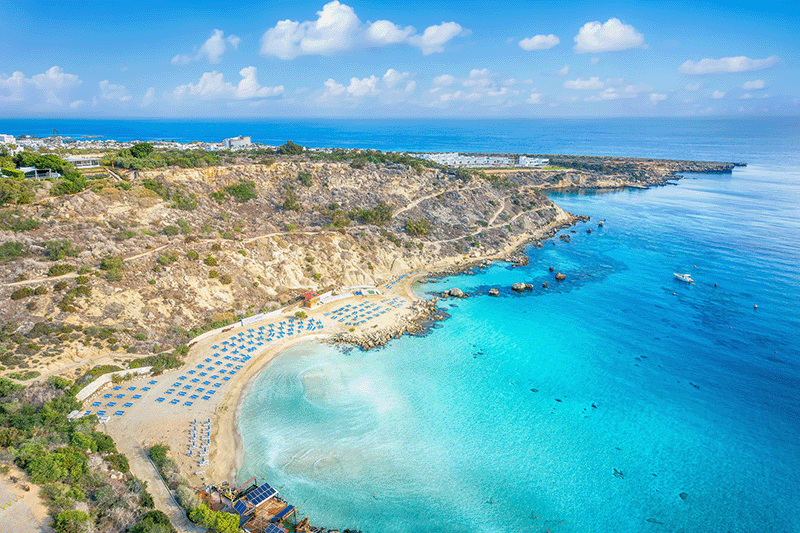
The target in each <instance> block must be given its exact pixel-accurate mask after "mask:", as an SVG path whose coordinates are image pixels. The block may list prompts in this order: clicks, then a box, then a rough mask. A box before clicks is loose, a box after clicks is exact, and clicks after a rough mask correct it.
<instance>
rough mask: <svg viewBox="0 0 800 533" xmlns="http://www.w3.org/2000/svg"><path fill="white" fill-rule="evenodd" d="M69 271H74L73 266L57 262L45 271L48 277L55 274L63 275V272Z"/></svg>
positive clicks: (55, 275) (67, 272) (52, 276)
mask: <svg viewBox="0 0 800 533" xmlns="http://www.w3.org/2000/svg"><path fill="white" fill-rule="evenodd" d="M70 272H75V267H74V266H72V265H68V264H66V263H59V264H57V265H53V266H51V267H50V269H49V270H48V271H47V275H48V277H51V278H54V277H57V276H63V275H64V274H69V273H70Z"/></svg>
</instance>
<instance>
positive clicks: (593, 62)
mask: <svg viewBox="0 0 800 533" xmlns="http://www.w3.org/2000/svg"><path fill="white" fill-rule="evenodd" d="M599 62H600V58H599V57H593V58H591V59H590V60H589V64H590V65H596V64H598V63H599Z"/></svg>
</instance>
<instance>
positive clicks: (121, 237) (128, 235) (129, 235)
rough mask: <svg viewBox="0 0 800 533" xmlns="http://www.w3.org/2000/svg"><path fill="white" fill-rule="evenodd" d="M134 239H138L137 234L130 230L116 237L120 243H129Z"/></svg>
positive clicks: (123, 231)
mask: <svg viewBox="0 0 800 533" xmlns="http://www.w3.org/2000/svg"><path fill="white" fill-rule="evenodd" d="M132 237H136V232H135V231H131V230H129V229H124V230H122V231H120V232H119V233H117V234H116V235H115V236H114V238H115V239H117V240H118V241H127V240H128V239H130V238H132Z"/></svg>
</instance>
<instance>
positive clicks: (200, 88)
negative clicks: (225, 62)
mask: <svg viewBox="0 0 800 533" xmlns="http://www.w3.org/2000/svg"><path fill="white" fill-rule="evenodd" d="M239 75H240V76H241V77H242V79H241V80H239V83H238V85H233V84H232V83H229V82H226V81H225V79H224V76H223V75H222V73H221V72H217V71H216V70H215V71H213V72H206V73H204V74H203V75H202V76H201V77H200V80H199V81H198V82H197V83H196V84H192V83H188V84H186V85H180V86H178V87H176V88H175V90H174V91H172V93H173V94H174V95H175V97H176V98H178V99H183V98H185V97H197V98H201V99H211V98H232V99H238V100H247V99H253V98H269V97H273V96H279V95H281V94H283V91H284V88H283V85H278V86H277V87H262V86H261V85H259V83H258V79H257V78H256V67H245V68H243V69H242V70H240V71H239Z"/></svg>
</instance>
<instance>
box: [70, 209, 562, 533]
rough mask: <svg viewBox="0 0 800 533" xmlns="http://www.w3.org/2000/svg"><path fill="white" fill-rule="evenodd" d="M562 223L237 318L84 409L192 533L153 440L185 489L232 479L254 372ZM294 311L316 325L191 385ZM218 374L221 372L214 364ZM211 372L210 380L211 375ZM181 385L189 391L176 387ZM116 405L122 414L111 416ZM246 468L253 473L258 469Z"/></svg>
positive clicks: (384, 321)
mask: <svg viewBox="0 0 800 533" xmlns="http://www.w3.org/2000/svg"><path fill="white" fill-rule="evenodd" d="M565 223H569V219H568V218H567V219H563V220H557V221H555V222H554V223H552V224H551V225H548V226H547V227H545V228H541V231H540V232H537V235H527V236H526V237H525V238H520V239H518V240H515V241H514V242H513V243H510V246H508V247H507V248H506V249H505V250H503V251H502V252H499V253H495V254H491V255H481V254H480V252H478V251H477V250H475V251H474V252H473V253H472V254H470V255H469V256H465V257H462V258H460V260H455V259H449V260H446V261H443V262H442V263H441V264H437V265H433V266H431V268H430V270H428V271H414V272H412V273H406V274H403V275H401V276H399V277H398V278H395V279H394V280H393V281H392V282H389V283H388V284H384V285H380V286H379V287H377V289H378V291H379V292H380V294H373V295H363V294H362V295H353V296H350V297H348V298H346V299H342V300H337V301H334V302H329V303H326V304H323V305H320V306H318V307H315V308H313V309H308V308H304V307H302V304H299V303H298V304H293V305H291V306H288V307H286V308H284V309H281V310H280V311H279V312H275V313H272V314H271V315H270V316H269V317H267V318H264V319H263V320H260V321H258V322H253V323H248V324H247V325H245V326H242V325H241V324H240V323H238V322H237V323H234V324H233V325H230V326H227V327H225V328H222V329H220V330H215V331H214V332H209V333H208V334H205V335H204V336H202V337H201V338H200V340H198V341H195V342H193V343H192V344H191V350H190V352H189V354H188V355H187V357H186V359H185V363H184V365H183V366H182V367H181V368H179V369H175V370H171V371H168V372H165V373H163V374H161V375H159V376H148V377H142V378H137V379H136V380H134V381H126V382H123V383H120V384H117V385H112V384H109V385H106V386H104V387H103V388H101V389H100V390H98V391H97V392H96V393H95V394H93V395H92V396H91V397H89V398H88V399H86V401H85V402H84V407H85V408H86V410H87V411H91V413H92V414H100V413H104V414H105V415H106V416H109V415H110V418H109V420H108V422H107V423H105V424H102V426H103V429H104V430H105V431H106V432H108V433H109V434H110V435H112V436H113V437H114V439H115V441H116V442H117V445H118V447H119V449H120V451H122V452H123V453H125V454H126V456H127V457H128V458H129V461H130V465H131V470H132V472H133V473H134V474H135V475H136V476H137V477H138V478H140V479H143V480H146V481H147V482H148V487H149V490H150V491H151V493H152V494H153V497H154V500H155V502H156V507H157V508H159V509H161V510H163V511H164V512H166V513H167V514H168V515H169V516H170V517H171V519H172V521H173V524H174V525H176V527H178V528H179V530H183V531H198V530H197V528H196V527H195V526H194V525H193V524H192V523H191V522H189V521H188V520H187V519H186V516H185V514H184V513H183V511H182V509H181V508H180V506H179V505H178V504H177V502H175V500H174V499H173V497H172V494H171V493H170V491H169V490H168V488H167V487H166V485H165V484H164V482H163V481H162V480H161V478H160V476H159V475H158V472H157V471H156V469H155V467H154V466H153V464H152V463H151V462H150V461H149V458H148V457H147V453H146V450H147V448H148V447H150V446H152V445H154V444H166V445H168V446H169V447H170V449H171V456H172V458H173V459H174V460H175V461H176V462H177V463H178V465H179V467H180V472H181V474H182V475H183V477H185V478H186V479H187V480H188V482H189V484H190V485H191V486H193V487H201V486H205V485H208V484H211V483H215V484H218V483H222V482H223V481H227V482H229V483H231V484H234V483H235V479H236V475H237V471H238V469H239V467H240V466H241V464H242V460H243V456H244V450H243V446H242V439H241V435H240V434H239V418H238V415H239V407H240V405H241V400H242V398H243V397H244V396H245V395H246V394H247V392H248V390H249V388H250V386H251V384H252V382H253V379H254V378H255V377H256V375H257V374H258V373H259V372H260V371H261V370H262V369H263V368H264V367H265V366H266V365H267V364H268V363H269V362H270V361H272V360H273V359H274V358H275V357H277V356H278V355H279V354H281V353H282V352H283V351H285V350H286V349H287V348H289V347H291V346H294V345H296V344H299V343H301V342H309V341H319V340H323V339H326V338H330V337H333V336H335V335H337V334H339V333H355V334H358V333H367V332H377V331H380V330H382V329H386V328H389V327H391V326H393V325H395V324H397V323H398V322H399V321H401V320H403V319H408V318H413V311H412V306H413V304H414V303H415V301H417V300H418V298H417V297H416V296H415V295H414V291H413V284H414V282H416V281H417V280H419V279H421V278H424V277H427V276H431V275H436V273H440V272H444V271H451V270H457V269H463V268H466V267H468V266H469V265H472V264H476V263H478V262H481V261H486V260H497V259H503V258H504V257H506V256H507V254H508V253H510V252H511V251H513V250H515V249H517V248H519V247H520V246H523V245H525V244H526V243H527V242H530V241H532V240H535V239H542V238H546V237H547V236H549V235H551V234H552V233H554V232H555V231H556V230H557V229H558V227H560V226H561V225H563V224H565ZM387 302H388V303H387ZM367 304H369V305H371V306H374V307H373V308H376V307H377V308H379V309H383V310H384V312H383V313H376V315H375V316H374V317H373V318H372V319H369V320H367V321H366V323H362V324H358V325H349V324H348V323H346V322H342V321H338V320H336V319H335V318H334V317H333V316H332V315H331V313H332V312H334V311H336V310H340V309H342V308H343V307H344V306H348V305H349V306H358V305H367ZM300 310H302V311H304V312H305V313H306V315H307V318H305V319H303V320H302V322H303V323H304V324H315V323H316V324H320V325H321V326H317V327H316V328H314V329H313V330H311V331H308V330H307V329H304V330H303V331H302V332H300V331H298V333H297V334H293V335H289V336H288V337H282V338H277V337H275V338H273V339H272V342H268V343H262V344H263V346H260V347H259V346H257V345H256V343H253V342H251V343H250V344H251V345H253V346H251V349H252V352H248V353H252V355H249V357H248V359H247V361H246V363H244V362H242V363H241V365H240V366H241V368H238V369H237V370H236V372H235V374H234V375H230V374H229V375H226V376H225V377H223V378H222V379H223V380H224V381H216V382H215V383H213V384H212V385H213V389H212V388H209V390H213V391H214V392H208V391H207V390H205V389H204V387H203V388H198V387H200V385H203V384H208V383H209V381H205V382H201V380H202V379H205V378H203V377H201V376H205V375H206V374H205V373H202V374H201V371H202V370H205V369H207V368H204V367H205V365H206V364H208V361H210V360H211V358H212V357H213V354H215V353H220V352H219V350H221V345H222V343H226V342H228V340H229V339H233V338H237V339H245V338H247V336H248V335H250V336H253V337H256V336H258V335H259V332H262V333H263V332H264V331H265V329H260V328H267V327H269V325H270V324H273V325H274V324H279V323H281V322H284V323H286V324H289V322H290V321H291V320H295V324H297V323H298V322H300V321H298V320H297V319H296V318H295V313H296V312H297V311H300ZM287 327H288V326H287ZM237 342H243V341H237ZM229 346H230V347H233V345H229ZM224 347H225V346H222V348H224ZM231 353H234V352H231ZM220 358H222V355H221V354H220V356H219V358H218V360H217V361H215V363H219V362H220V361H219V359H220ZM220 366H221V365H220ZM229 366H230V365H229ZM209 370H210V369H209ZM218 372H222V373H224V372H225V371H224V370H220V369H218ZM231 374H233V373H231ZM195 376H196V377H195ZM213 377H215V378H218V376H213ZM226 378H227V379H226ZM184 388H185V389H189V390H188V391H183V390H181V389H184ZM199 391H202V393H204V394H206V396H205V397H204V399H197V398H198V396H199V394H202V393H201V392H199ZM193 393H194V394H193ZM190 395H191V396H190ZM192 397H194V398H195V399H194V400H193V401H191V400H188V399H187V398H192ZM134 398H135V399H134ZM159 398H161V400H159ZM123 402H124V403H123ZM119 411H124V413H123V414H115V413H119ZM195 420H196V421H197V422H205V421H210V431H209V435H210V445H209V446H203V443H200V446H199V447H197V448H194V449H191V452H192V455H191V456H190V455H189V452H190V443H191V440H190V435H191V427H192V422H193V421H195ZM201 434H202V433H201ZM203 447H206V448H208V449H207V453H206V452H203V455H202V456H200V454H201V451H202V448H203ZM202 458H205V459H206V461H207V463H201V462H200V461H201V460H202ZM247 474H248V476H249V475H259V473H258V472H252V473H251V472H248V473H247Z"/></svg>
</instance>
